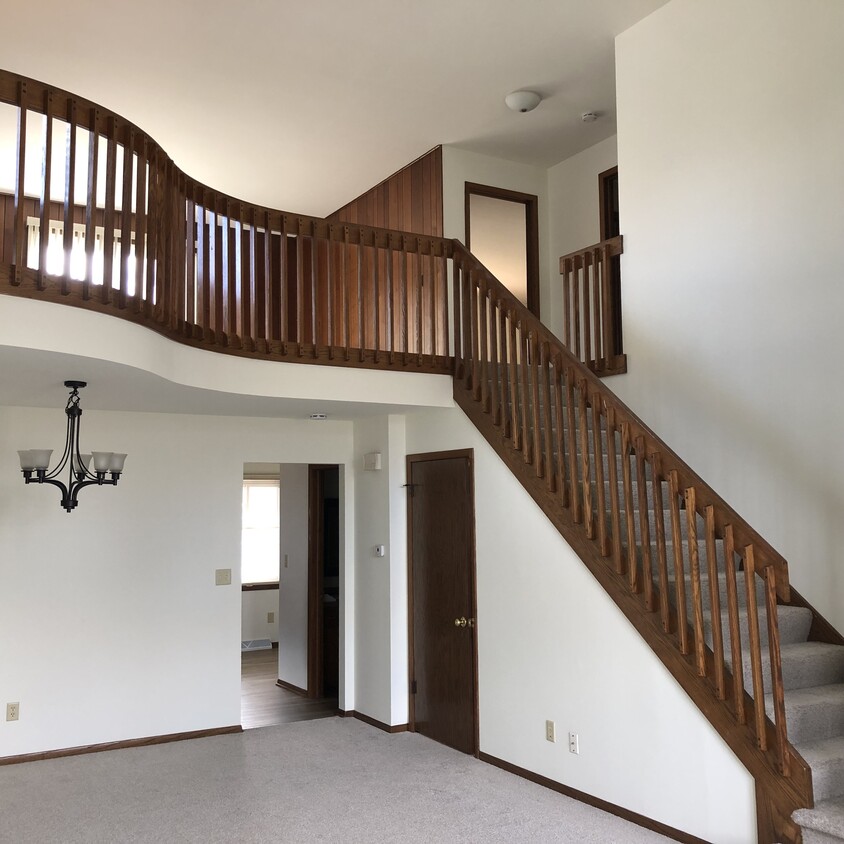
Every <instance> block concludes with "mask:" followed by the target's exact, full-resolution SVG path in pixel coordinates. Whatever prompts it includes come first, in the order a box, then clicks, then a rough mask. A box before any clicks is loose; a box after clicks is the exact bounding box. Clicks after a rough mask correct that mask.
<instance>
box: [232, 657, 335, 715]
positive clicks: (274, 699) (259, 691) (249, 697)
mask: <svg viewBox="0 0 844 844" xmlns="http://www.w3.org/2000/svg"><path fill="white" fill-rule="evenodd" d="M240 666H241V667H240V722H241V724H242V725H243V729H244V730H251V729H252V728H253V727H271V726H274V725H275V724H289V723H291V722H293V721H310V720H312V719H314V718H329V717H331V716H332V715H336V714H337V699H336V698H322V699H318V700H312V699H311V698H306V697H302V696H301V695H297V694H296V693H295V692H291V691H289V690H288V689H282V688H281V687H280V686H277V685H276V680H277V679H278V650H276V649H275V648H273V649H272V650H266V651H246V652H244V653H242V654H241V662H240Z"/></svg>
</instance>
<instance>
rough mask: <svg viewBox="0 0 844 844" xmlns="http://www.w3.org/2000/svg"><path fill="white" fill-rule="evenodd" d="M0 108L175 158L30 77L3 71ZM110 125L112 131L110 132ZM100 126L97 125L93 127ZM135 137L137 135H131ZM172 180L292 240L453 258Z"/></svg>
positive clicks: (429, 239) (123, 124) (423, 243)
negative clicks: (68, 123)
mask: <svg viewBox="0 0 844 844" xmlns="http://www.w3.org/2000/svg"><path fill="white" fill-rule="evenodd" d="M0 102H4V103H8V104H9V105H13V106H18V105H23V106H24V107H25V108H26V109H28V110H29V111H33V112H38V113H40V114H45V115H48V116H50V117H53V118H56V119H58V120H65V121H67V120H68V119H69V117H70V114H71V111H73V112H74V121H75V123H76V125H77V126H79V127H81V128H82V129H87V130H88V131H91V130H93V129H95V128H96V129H97V131H99V132H101V133H102V132H105V131H113V132H114V137H115V138H116V139H117V141H118V143H125V144H128V143H129V142H130V137H131V138H133V140H134V149H133V151H134V152H142V151H143V152H144V153H145V156H146V158H147V160H150V159H151V158H152V157H153V156H154V155H155V153H156V152H157V153H158V154H159V156H163V157H164V162H162V163H166V162H167V161H172V159H171V157H170V156H169V155H168V154H167V153H166V151H165V150H164V149H162V147H161V145H160V144H158V142H156V141H155V140H154V139H153V138H151V137H150V136H149V135H148V134H147V133H146V132H145V131H144V130H143V129H141V128H140V127H139V126H137V125H136V124H134V123H132V122H131V121H130V120H127V119H126V118H125V117H122V116H121V115H119V114H117V113H116V112H113V111H111V110H110V109H107V108H104V107H103V106H101V105H99V104H98V103H95V102H93V101H91V100H88V99H85V98H84V97H78V96H76V95H75V94H73V93H71V92H70V91H65V90H63V89H61V88H56V87H54V86H53V85H48V84H47V83H45V82H40V81H38V80H36V79H32V78H30V77H27V76H21V75H20V74H16V73H13V72H11V71H8V70H2V69H0ZM110 123H111V128H110V129H108V127H109V124H110ZM95 124H96V125H95ZM132 133H134V135H132ZM173 170H174V179H176V180H178V179H182V180H184V181H183V184H184V186H185V190H186V192H187V193H188V194H189V195H190V196H191V197H192V198H194V199H196V200H198V201H199V203H200V204H201V205H204V206H206V207H207V208H208V209H209V210H211V211H215V212H217V213H220V214H223V215H225V216H231V217H236V218H238V219H241V220H245V221H254V222H255V223H256V225H258V226H262V225H264V224H265V223H266V222H268V223H269V225H270V226H271V227H273V228H275V229H277V230H282V226H283V227H284V229H283V230H284V231H286V232H287V233H289V234H302V235H306V236H310V237H316V238H319V239H325V240H333V241H338V242H344V243H349V244H355V245H356V244H362V245H365V246H375V247H379V248H392V249H397V250H401V251H403V252H410V253H421V254H433V255H436V256H445V257H448V258H450V257H451V256H452V254H453V248H454V247H453V241H451V240H450V239H448V238H443V237H435V236H433V235H421V234H419V235H418V234H415V233H412V232H406V231H398V230H395V229H382V228H378V227H376V226H364V225H359V224H353V223H340V222H334V221H331V222H329V221H328V220H325V219H323V218H321V217H311V216H309V215H307V214H295V213H292V212H289V211H282V210H278V209H274V208H269V207H267V206H264V205H258V204H256V203H253V202H247V201H245V200H242V199H238V198H237V197H233V196H230V195H228V194H225V193H223V192H222V191H219V190H216V189H214V188H212V187H209V186H208V185H205V184H203V183H202V182H199V181H197V180H196V179H194V178H193V177H191V176H189V175H188V174H186V173H185V172H184V171H182V170H181V169H180V168H179V167H178V166H177V165H176V164H175V163H173Z"/></svg>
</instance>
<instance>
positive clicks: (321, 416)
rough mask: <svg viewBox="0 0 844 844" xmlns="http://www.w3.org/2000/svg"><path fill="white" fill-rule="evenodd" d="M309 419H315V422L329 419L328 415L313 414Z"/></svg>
mask: <svg viewBox="0 0 844 844" xmlns="http://www.w3.org/2000/svg"><path fill="white" fill-rule="evenodd" d="M308 418H309V419H313V420H314V422H322V421H323V420H325V419H328V414H327V413H312V414H311V415H310V416H309V417H308Z"/></svg>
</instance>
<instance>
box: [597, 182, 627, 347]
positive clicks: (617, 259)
mask: <svg viewBox="0 0 844 844" xmlns="http://www.w3.org/2000/svg"><path fill="white" fill-rule="evenodd" d="M598 210H599V215H600V220H599V222H600V232H601V240H602V241H603V240H609V239H610V238H611V237H618V236H619V235H620V234H621V215H620V213H619V203H618V167H610V169H609V170H604V171H603V173H598ZM610 264H611V267H610V273H609V278H610V299H611V301H612V305H611V313H612V326H611V329H612V333H613V349H615V352H616V354H617V355H621V354H623V353H624V344H623V337H622V333H621V255H616V256H614V257H613V258H610Z"/></svg>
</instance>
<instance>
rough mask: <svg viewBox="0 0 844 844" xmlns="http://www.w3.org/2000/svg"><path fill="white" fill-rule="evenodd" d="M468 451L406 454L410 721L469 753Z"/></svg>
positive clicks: (473, 690)
mask: <svg viewBox="0 0 844 844" xmlns="http://www.w3.org/2000/svg"><path fill="white" fill-rule="evenodd" d="M473 461H474V456H473V452H472V450H471V449H466V450H461V451H446V452H437V453H432V454H411V455H408V457H407V479H408V485H407V489H408V496H409V497H408V508H407V509H408V550H409V553H408V585H409V590H408V591H409V606H408V615H409V631H408V634H409V644H410V649H409V650H410V677H409V680H410V729H411V730H412V731H414V732H418V733H421V734H422V735H424V736H427V737H428V738H432V739H434V740H435V741H439V742H441V743H442V744H446V745H448V746H449V747H453V748H455V749H456V750H461V751H463V752H464V753H471V754H473V755H475V756H477V755H478V752H479V739H478V668H477V666H478V658H477V628H476V624H475V618H476V606H477V601H476V595H475V503H474V470H473Z"/></svg>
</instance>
